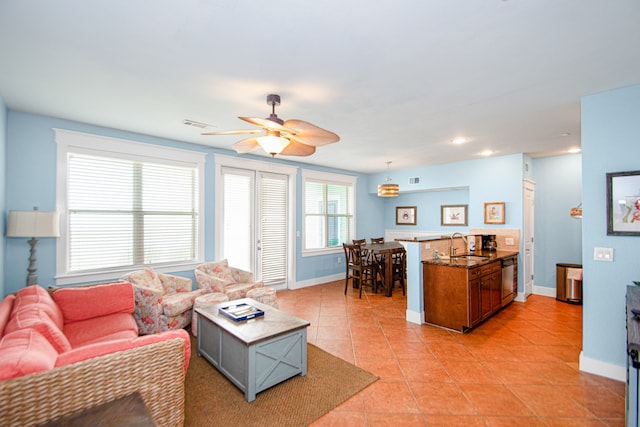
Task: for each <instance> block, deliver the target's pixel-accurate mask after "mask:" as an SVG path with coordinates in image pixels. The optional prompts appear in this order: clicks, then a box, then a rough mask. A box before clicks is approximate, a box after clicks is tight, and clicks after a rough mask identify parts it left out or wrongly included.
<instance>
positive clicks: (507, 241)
mask: <svg viewBox="0 0 640 427" xmlns="http://www.w3.org/2000/svg"><path fill="white" fill-rule="evenodd" d="M504 244H505V245H507V246H513V245H514V244H515V242H514V240H513V237H507V238H506V239H504Z"/></svg>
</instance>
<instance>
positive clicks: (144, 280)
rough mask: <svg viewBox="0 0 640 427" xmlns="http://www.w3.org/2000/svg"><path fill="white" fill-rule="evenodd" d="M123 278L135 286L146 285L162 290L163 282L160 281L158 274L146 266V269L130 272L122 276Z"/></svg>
mask: <svg viewBox="0 0 640 427" xmlns="http://www.w3.org/2000/svg"><path fill="white" fill-rule="evenodd" d="M122 279H123V280H126V281H127V282H129V283H131V284H132V285H133V286H136V285H138V286H145V287H147V288H152V289H157V290H159V291H162V290H163V289H162V282H160V278H159V277H158V275H157V274H156V272H155V271H154V270H153V269H151V268H145V269H144V270H138V271H134V272H133V273H129V274H127V275H125V276H122Z"/></svg>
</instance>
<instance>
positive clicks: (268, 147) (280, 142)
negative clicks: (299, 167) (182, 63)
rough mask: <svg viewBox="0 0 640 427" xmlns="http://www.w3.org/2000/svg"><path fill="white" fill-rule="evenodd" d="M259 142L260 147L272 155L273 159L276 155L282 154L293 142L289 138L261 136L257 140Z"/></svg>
mask: <svg viewBox="0 0 640 427" xmlns="http://www.w3.org/2000/svg"><path fill="white" fill-rule="evenodd" d="M257 140H258V144H260V147H262V149H263V150H264V151H266V152H267V153H269V154H271V156H272V157H273V156H275V155H276V154H280V153H281V152H282V150H284V149H285V148H286V147H287V145H289V143H290V142H291V141H289V140H288V139H287V138H283V137H281V136H273V135H267V136H261V137H259V138H257Z"/></svg>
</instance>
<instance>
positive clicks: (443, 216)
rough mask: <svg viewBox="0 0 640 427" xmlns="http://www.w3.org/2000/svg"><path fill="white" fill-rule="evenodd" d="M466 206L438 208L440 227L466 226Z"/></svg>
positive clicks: (443, 206)
mask: <svg viewBox="0 0 640 427" xmlns="http://www.w3.org/2000/svg"><path fill="white" fill-rule="evenodd" d="M467 206H468V205H442V206H440V225H467Z"/></svg>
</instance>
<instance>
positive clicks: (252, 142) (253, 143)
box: [233, 138, 260, 154]
mask: <svg viewBox="0 0 640 427" xmlns="http://www.w3.org/2000/svg"><path fill="white" fill-rule="evenodd" d="M259 148H260V144H258V138H247V139H243V140H241V141H238V142H236V143H235V144H233V149H234V150H236V153H240V154H245V153H250V152H252V151H255V150H257V149H259Z"/></svg>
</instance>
